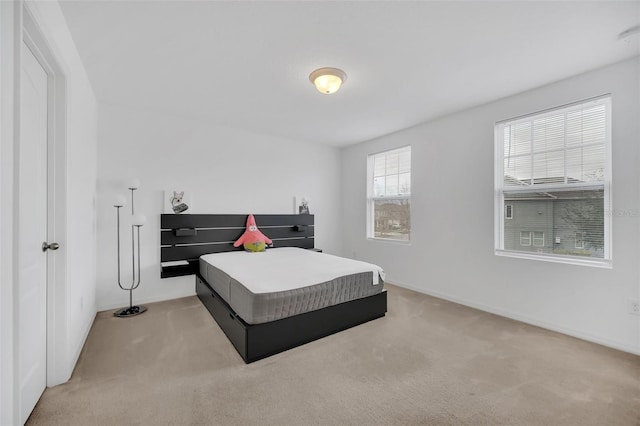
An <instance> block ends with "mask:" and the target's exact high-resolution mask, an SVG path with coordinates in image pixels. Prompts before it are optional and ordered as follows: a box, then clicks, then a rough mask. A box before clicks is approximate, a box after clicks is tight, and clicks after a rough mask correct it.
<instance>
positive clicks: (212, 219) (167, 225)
mask: <svg viewBox="0 0 640 426" xmlns="http://www.w3.org/2000/svg"><path fill="white" fill-rule="evenodd" d="M247 216H248V215H246V214H163V215H161V216H160V262H175V261H179V260H181V261H187V262H188V265H179V266H165V265H163V266H162V272H161V275H160V276H161V277H162V278H168V277H176V276H180V275H190V274H194V273H196V272H197V271H198V258H199V257H200V256H201V255H203V254H208V253H220V252H225V251H234V250H243V248H242V247H237V248H236V247H234V246H233V242H234V241H235V240H237V239H238V238H239V237H240V236H241V235H242V234H243V232H244V230H245V225H246V222H247ZM254 217H255V219H256V224H257V225H258V228H259V229H260V231H262V233H263V234H264V235H266V236H267V237H269V238H270V239H271V240H273V247H301V248H307V249H308V248H313V247H314V236H313V231H314V219H313V215H310V214H256V215H254Z"/></svg>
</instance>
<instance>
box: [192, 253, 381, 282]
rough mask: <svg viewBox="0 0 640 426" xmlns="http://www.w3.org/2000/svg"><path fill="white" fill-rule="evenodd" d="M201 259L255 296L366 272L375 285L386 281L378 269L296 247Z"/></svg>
mask: <svg viewBox="0 0 640 426" xmlns="http://www.w3.org/2000/svg"><path fill="white" fill-rule="evenodd" d="M200 259H201V260H202V261H204V262H206V263H208V264H210V265H212V266H214V267H216V268H218V269H219V270H222V271H224V272H225V273H226V274H227V275H229V277H231V278H233V279H235V280H236V281H238V282H240V283H242V285H243V286H244V287H246V288H247V290H249V291H250V292H251V293H253V294H262V293H273V292H278V291H288V290H294V289H299V288H302V287H307V286H312V285H315V284H318V283H324V282H327V281H332V280H334V279H337V278H339V277H343V276H346V275H353V274H358V273H363V272H372V273H373V283H372V285H379V283H380V282H382V281H384V271H383V270H382V268H381V267H379V266H377V265H374V264H371V263H367V262H361V261H359V260H353V259H347V258H344V257H338V256H332V255H330V254H326V253H318V252H314V251H312V250H305V249H301V248H294V247H281V248H272V249H267V250H266V251H264V252H259V253H252V252H247V251H232V252H225V253H213V254H207V255H204V256H201V258H200Z"/></svg>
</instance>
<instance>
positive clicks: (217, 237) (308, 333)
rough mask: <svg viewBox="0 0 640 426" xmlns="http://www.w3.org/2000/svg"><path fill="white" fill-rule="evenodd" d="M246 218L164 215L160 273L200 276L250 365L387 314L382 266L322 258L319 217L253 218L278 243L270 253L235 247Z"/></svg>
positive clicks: (200, 287)
mask: <svg viewBox="0 0 640 426" xmlns="http://www.w3.org/2000/svg"><path fill="white" fill-rule="evenodd" d="M246 217H247V216H246V215H162V216H161V228H162V229H161V261H162V262H163V265H165V266H163V268H162V272H161V276H162V277H163V278H166V277H171V276H179V275H188V274H194V275H195V281H196V294H197V295H198V297H199V299H200V300H201V301H202V303H203V304H204V306H205V307H206V308H207V309H208V311H209V312H210V314H211V315H212V316H213V318H214V319H215V321H216V322H217V323H218V325H219V326H220V327H221V329H222V330H223V331H224V333H225V334H226V335H227V337H228V338H229V340H230V341H231V343H232V344H233V345H234V347H235V348H236V350H237V351H238V353H239V354H240V356H241V357H242V358H243V359H244V361H245V362H246V363H250V362H253V361H257V360H259V359H262V358H265V357H268V356H271V355H274V354H276V353H279V352H282V351H285V350H287V349H291V348H293V347H296V346H299V345H302V344H304V343H308V342H311V341H313V340H316V339H319V338H322V337H325V336H328V335H330V334H333V333H336V332H339V331H342V330H345V329H347V328H350V327H353V326H356V325H359V324H362V323H364V322H367V321H370V320H373V319H376V318H380V317H383V316H384V315H385V314H386V311H387V293H386V291H385V290H384V288H383V286H384V272H383V271H382V269H381V268H379V267H378V266H376V265H372V264H369V263H366V262H359V261H353V260H351V259H345V258H341V257H337V256H331V255H328V254H325V253H320V252H319V251H320V250H318V249H315V248H314V217H313V215H255V218H256V221H257V223H258V226H259V227H260V229H261V230H262V232H264V233H265V234H266V235H267V236H269V237H270V238H271V239H272V240H273V248H269V249H267V251H266V252H264V253H248V252H244V251H242V249H241V248H235V247H233V241H234V240H235V239H237V238H238V237H239V236H240V235H241V234H242V233H243V232H244V223H245V220H246ZM168 262H180V264H175V263H174V264H170V263H168ZM247 262H248V263H247Z"/></svg>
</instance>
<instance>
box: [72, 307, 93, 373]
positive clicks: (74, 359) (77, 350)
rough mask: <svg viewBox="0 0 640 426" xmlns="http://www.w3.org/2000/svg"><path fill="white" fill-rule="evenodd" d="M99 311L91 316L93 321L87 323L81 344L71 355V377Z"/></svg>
mask: <svg viewBox="0 0 640 426" xmlns="http://www.w3.org/2000/svg"><path fill="white" fill-rule="evenodd" d="M97 314H98V313H97V312H96V313H94V314H93V317H91V321H89V324H88V325H87V327H85V329H84V331H83V332H82V340H81V343H80V345H78V347H77V348H76V350H75V353H74V354H73V356H72V357H71V363H70V367H71V369H70V370H69V378H71V375H72V374H73V370H75V368H76V364H77V363H78V359H79V358H80V354H81V353H82V349H83V348H84V345H85V343H86V342H87V338H88V337H89V333H90V332H91V327H93V323H94V321H95V320H96V315H97ZM67 380H69V379H67Z"/></svg>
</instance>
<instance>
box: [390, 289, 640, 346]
mask: <svg viewBox="0 0 640 426" xmlns="http://www.w3.org/2000/svg"><path fill="white" fill-rule="evenodd" d="M387 283H388V284H391V285H395V286H398V287H402V288H406V289H408V290H412V291H415V292H417V293H422V294H426V295H429V296H433V297H437V298H438V299H443V300H447V301H449V302H453V303H457V304H459V305H464V306H469V307H471V308H474V309H479V310H481V311H485V312H489V313H492V314H495V315H499V316H501V317H506V318H510V319H513V320H516V321H520V322H524V323H527V324H530V325H535V326H536V327H540V328H545V329H547V330H551V331H556V332H558V333H562V334H566V335H568V336H571V337H576V338H578V339H582V340H586V341H588V342H592V343H597V344H599V345H602V346H606V347H609V348H613V349H617V350H619V351H623V352H629V353H631V354H634V355H640V347H634V346H629V345H626V344H621V343H619V342H615V341H612V340H609V339H606V338H603V337H600V336H594V335H592V334H589V333H584V332H582V331H579V330H574V329H571V328H567V327H563V326H560V325H557V324H553V323H549V322H546V321H540V320H537V319H535V318H530V317H527V316H525V315H520V314H518V313H515V312H511V311H507V310H504V309H499V308H494V307H492V306H488V305H485V304H483V303H476V302H472V301H469V300H465V299H461V298H459V297H455V296H451V295H448V294H445V293H441V292H438V291H431V290H425V289H422V288H417V287H414V286H412V285H409V284H406V283H401V282H398V281H394V282H391V281H387Z"/></svg>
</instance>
